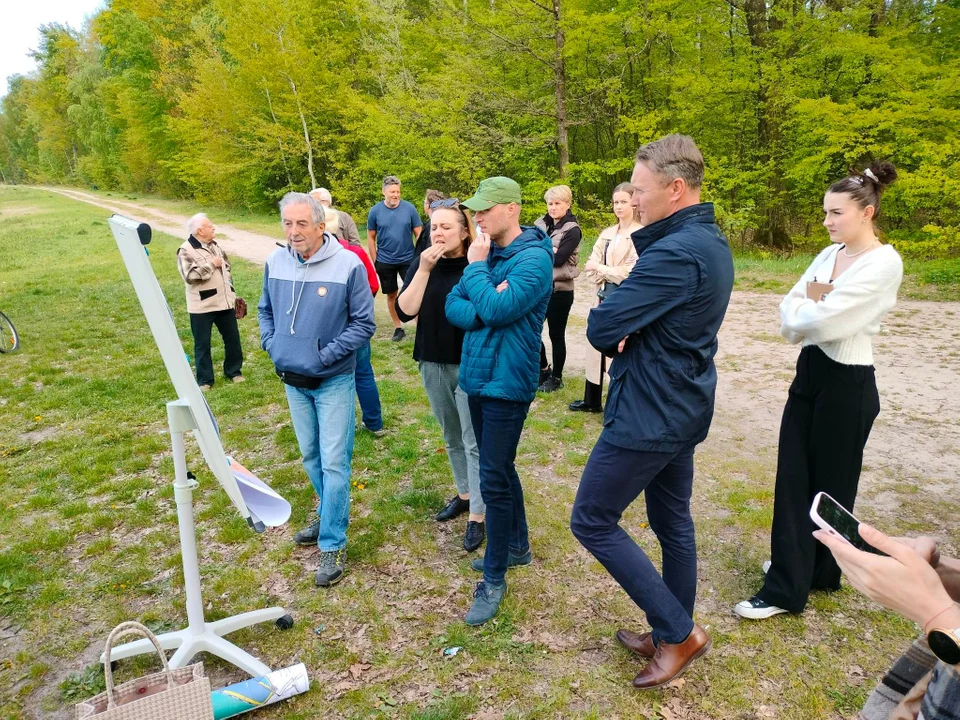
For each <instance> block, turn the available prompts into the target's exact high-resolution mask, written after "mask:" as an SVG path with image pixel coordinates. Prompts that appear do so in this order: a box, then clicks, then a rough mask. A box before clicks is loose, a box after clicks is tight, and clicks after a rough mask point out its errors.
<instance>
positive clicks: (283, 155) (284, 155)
mask: <svg viewBox="0 0 960 720" xmlns="http://www.w3.org/2000/svg"><path fill="white" fill-rule="evenodd" d="M261 79H262V80H263V92H264V93H266V96H267V107H268V108H270V117H272V118H273V124H274V125H276V126H279V125H280V123H278V122H277V115H276V113H274V112H273V101H272V100H271V99H270V88H268V87H267V79H266V78H261ZM277 146H278V147H279V148H280V159H281V160H283V170H284V172H285V173H286V174H287V187H293V178H292V177H290V166H289V165H288V164H287V153H286V151H285V150H284V149H283V141H282V140H281V139H280V135H279V134H277Z"/></svg>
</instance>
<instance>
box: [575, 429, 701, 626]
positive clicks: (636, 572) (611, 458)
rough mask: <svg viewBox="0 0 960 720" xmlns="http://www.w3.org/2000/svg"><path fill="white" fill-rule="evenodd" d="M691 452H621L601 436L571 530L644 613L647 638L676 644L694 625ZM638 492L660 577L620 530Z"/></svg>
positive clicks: (586, 470) (585, 473)
mask: <svg viewBox="0 0 960 720" xmlns="http://www.w3.org/2000/svg"><path fill="white" fill-rule="evenodd" d="M693 452H694V448H693V447H690V448H687V449H685V450H681V451H679V452H652V451H644V450H628V449H626V448H621V447H617V446H616V445H613V444H612V443H609V442H607V441H606V440H604V439H603V438H602V437H601V438H600V439H599V440H598V441H597V444H596V445H595V446H594V448H593V452H592V453H590V459H589V460H587V465H586V467H585V468H584V469H583V477H582V478H581V479H580V487H579V489H578V490H577V499H576V500H575V501H574V503H573V515H572V517H571V518H570V529H571V530H573V534H574V535H575V536H576V538H577V540H579V541H580V543H581V544H582V545H583V546H584V547H585V548H586V549H587V550H589V551H590V553H591V554H592V555H593V556H594V557H595V558H596V559H597V560H599V561H600V564H601V565H603V566H604V567H605V568H606V569H607V572H609V573H610V574H611V575H612V576H613V579H614V580H616V581H617V582H618V583H620V587H622V588H623V589H624V590H626V591H627V594H628V595H629V596H630V599H631V600H633V601H634V602H635V603H636V604H637V606H638V607H639V608H640V609H641V610H643V611H644V612H645V613H646V614H647V621H648V622H649V623H650V627H651V628H652V629H653V640H654V642H655V643H659V642H660V641H661V640H663V641H664V642H668V643H680V642H683V641H684V640H686V639H687V636H688V635H689V634H690V631H691V630H693V604H694V601H695V600H696V597H697V543H696V538H695V536H694V528H693V518H692V517H691V516H690V495H691V493H692V491H693ZM640 493H644V497H645V499H646V503H647V519H648V521H649V522H650V528H651V529H652V530H653V532H654V533H655V534H656V536H657V540H658V541H659V542H660V548H661V550H662V554H663V576H662V577H661V576H660V573H658V572H657V569H656V568H655V567H654V566H653V563H651V562H650V558H648V557H647V554H646V553H645V552H643V550H642V549H641V548H640V546H639V545H637V543H635V542H634V541H633V539H632V538H631V537H630V535H629V534H628V533H627V531H626V530H624V529H623V528H622V527H620V518H621V516H622V515H623V511H624V510H626V509H627V507H629V505H630V504H631V503H632V502H633V501H634V500H636V499H637V497H639V495H640Z"/></svg>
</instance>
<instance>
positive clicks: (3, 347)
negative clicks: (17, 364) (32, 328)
mask: <svg viewBox="0 0 960 720" xmlns="http://www.w3.org/2000/svg"><path fill="white" fill-rule="evenodd" d="M19 347H20V336H19V335H17V329H16V328H15V327H14V326H13V323H12V322H10V318H8V317H7V316H6V315H4V314H3V313H2V312H0V353H8V352H13V351H14V350H16V349H17V348H19Z"/></svg>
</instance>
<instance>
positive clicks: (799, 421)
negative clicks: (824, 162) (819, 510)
mask: <svg viewBox="0 0 960 720" xmlns="http://www.w3.org/2000/svg"><path fill="white" fill-rule="evenodd" d="M896 177H897V173H896V170H895V169H894V167H893V165H892V164H890V163H888V162H881V163H874V164H873V165H872V166H871V167H870V168H868V169H867V170H864V171H863V173H855V174H853V175H850V176H848V177H846V178H844V179H843V180H840V181H839V182H836V183H834V184H833V185H831V186H830V189H829V190H828V191H827V193H826V195H825V196H824V198H823V211H824V215H825V217H824V221H823V224H824V226H825V227H826V228H827V232H829V233H830V240H831V241H832V245H831V246H830V247H828V248H827V249H826V250H824V251H823V252H821V253H820V254H819V255H818V256H817V257H816V259H815V260H814V261H813V263H812V264H811V265H810V267H809V268H807V271H806V272H805V273H804V274H803V277H801V278H800V281H799V282H798V283H797V284H796V285H795V286H794V287H793V289H792V290H791V291H790V292H789V293H788V294H787V296H786V297H785V298H784V299H783V302H782V303H780V318H781V326H780V333H781V334H782V335H783V336H784V337H785V338H786V339H787V340H789V341H790V342H791V343H794V344H796V343H801V344H802V345H803V349H802V350H801V351H800V357H799V358H798V359H797V375H796V377H795V378H794V381H793V384H792V385H791V386H790V393H789V397H788V399H787V404H786V407H785V408H784V411H783V420H782V421H781V424H780V447H779V456H778V459H777V482H776V494H775V498H774V505H773V529H772V532H771V537H770V548H771V555H770V564H769V566H767V565H766V564H765V569H766V570H767V574H766V578H765V580H764V585H763V588H761V590H760V591H759V592H758V593H757V594H756V595H754V596H753V597H752V598H750V599H749V600H744V601H742V602H740V603H737V605H736V607H734V612H735V613H736V614H737V615H739V616H740V617H744V618H750V619H753V620H761V619H765V618H769V617H772V616H774V615H779V614H780V613H786V612H792V613H799V612H802V611H803V609H804V607H806V604H807V596H808V595H809V593H810V591H811V590H827V591H832V590H837V589H839V587H840V568H839V567H838V566H837V564H836V562H835V561H834V559H833V556H832V555H831V554H830V552H829V550H827V548H826V547H824V546H822V545H820V544H819V543H818V542H817V541H816V540H815V539H814V537H813V535H812V533H813V530H814V529H815V527H814V525H813V523H812V522H811V520H810V518H809V511H810V503H811V502H812V501H813V497H814V495H816V494H817V493H818V492H821V491H823V492H825V493H827V494H829V495H831V496H832V497H833V498H835V499H836V500H837V501H838V502H839V503H840V504H841V505H843V506H844V507H845V508H847V509H848V510H851V511H852V510H853V503H854V501H855V500H856V497H857V485H858V484H859V481H860V469H861V467H862V464H863V448H864V446H865V445H866V442H867V437H868V436H869V435H870V428H871V427H872V426H873V421H874V420H875V419H876V417H877V415H878V414H879V412H880V398H879V396H878V394H877V383H876V378H875V376H874V369H873V336H874V335H876V334H877V333H878V332H880V320H881V319H882V318H883V316H884V315H885V314H886V313H887V312H888V311H889V310H890V309H891V308H893V306H894V305H895V304H896V302H897V290H898V288H899V287H900V281H901V279H902V278H903V263H902V262H901V260H900V256H899V255H898V254H897V251H896V250H894V249H893V248H892V247H890V246H889V245H883V244H881V242H880V241H879V240H878V239H877V236H876V230H875V227H874V220H875V219H876V217H877V214H878V211H879V210H880V196H881V194H882V193H883V190H884V189H885V188H886V187H887V186H888V185H889V184H890V183H892V182H893V181H894V180H895V179H896Z"/></svg>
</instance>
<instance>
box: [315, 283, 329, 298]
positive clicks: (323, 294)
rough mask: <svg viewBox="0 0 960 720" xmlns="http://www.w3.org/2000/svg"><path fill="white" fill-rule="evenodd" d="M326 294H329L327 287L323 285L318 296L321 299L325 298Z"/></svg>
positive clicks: (319, 288) (318, 291)
mask: <svg viewBox="0 0 960 720" xmlns="http://www.w3.org/2000/svg"><path fill="white" fill-rule="evenodd" d="M326 294H327V286H326V285H321V286H320V287H318V288H317V295H319V296H320V297H324V296H325V295H326Z"/></svg>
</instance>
